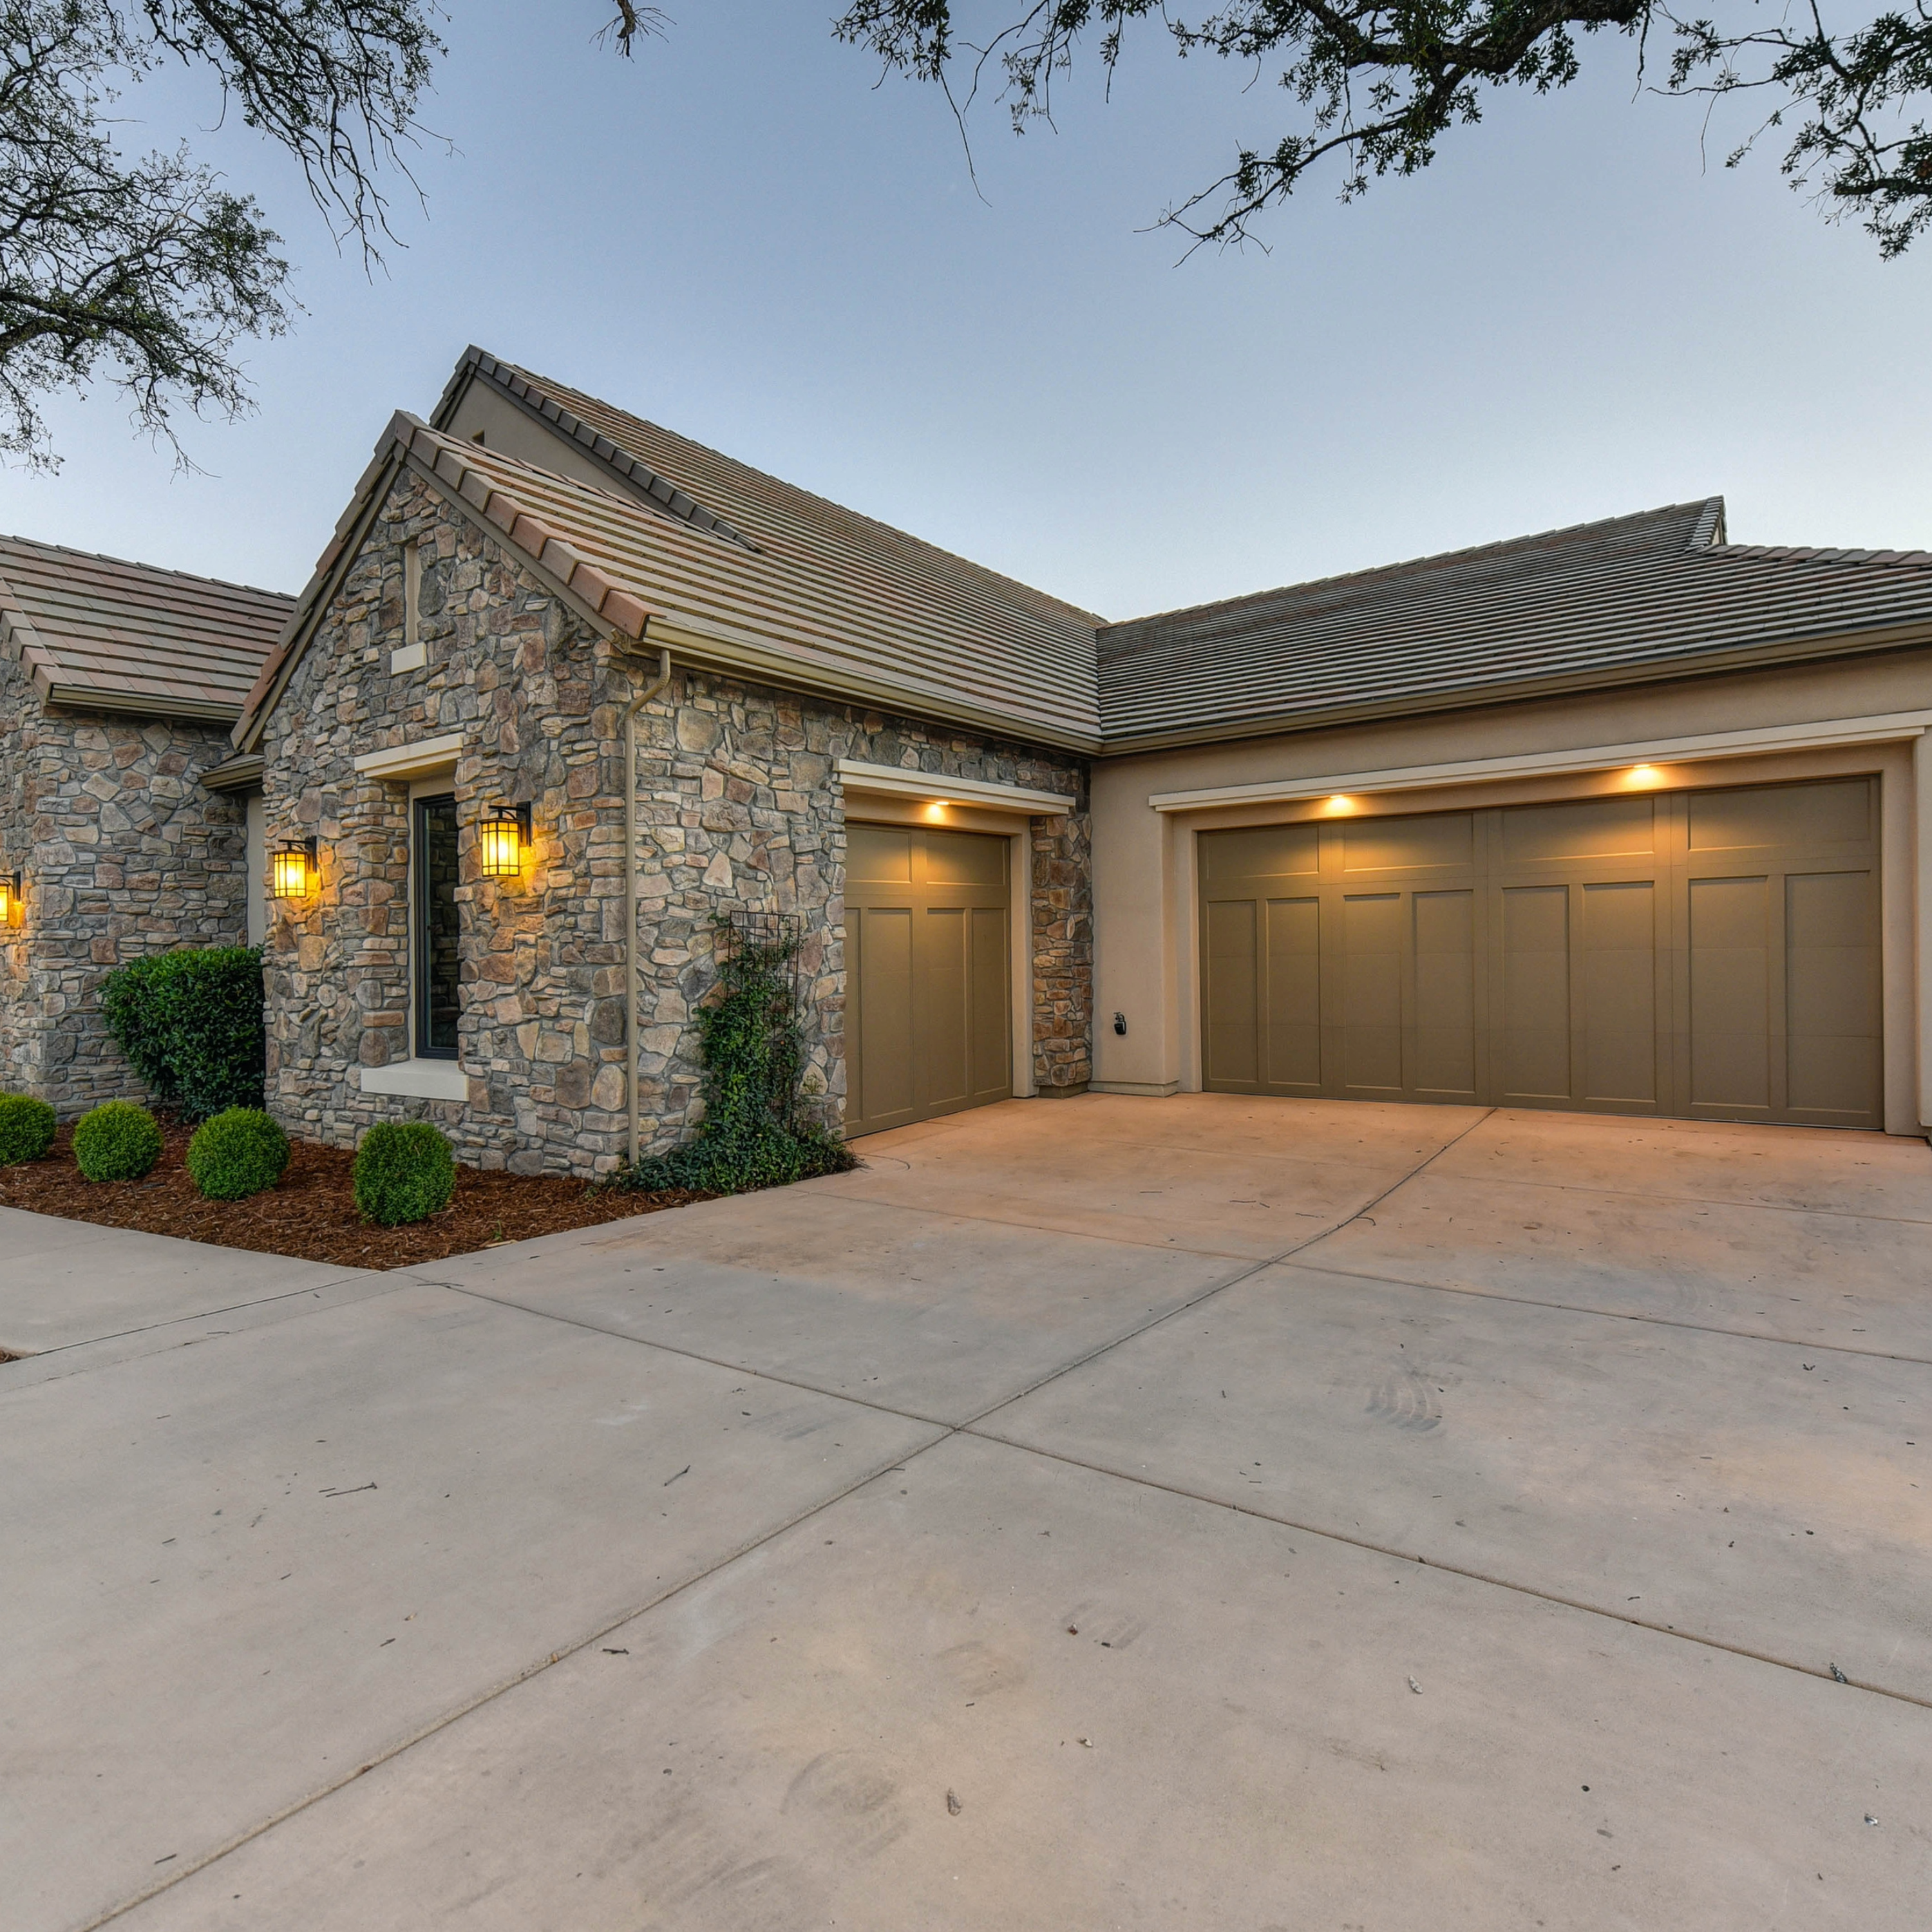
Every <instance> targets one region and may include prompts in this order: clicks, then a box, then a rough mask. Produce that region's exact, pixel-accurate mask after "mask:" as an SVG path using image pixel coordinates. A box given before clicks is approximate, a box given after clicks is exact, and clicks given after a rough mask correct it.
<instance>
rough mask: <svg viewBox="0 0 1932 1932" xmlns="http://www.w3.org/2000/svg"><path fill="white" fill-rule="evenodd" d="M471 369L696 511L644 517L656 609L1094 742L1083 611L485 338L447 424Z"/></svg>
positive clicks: (1089, 630) (810, 663)
mask: <svg viewBox="0 0 1932 1932" xmlns="http://www.w3.org/2000/svg"><path fill="white" fill-rule="evenodd" d="M472 375H474V376H475V377H481V378H482V379H483V380H487V381H489V382H491V383H495V384H496V386H498V387H499V389H502V390H504V391H505V392H506V393H508V395H511V396H512V397H513V398H515V399H516V400H517V401H519V402H520V403H522V404H523V405H524V407H526V409H529V410H532V412H533V413H537V414H539V415H541V416H543V417H544V419H546V420H547V422H549V423H550V425H551V426H552V428H553V429H555V430H556V431H557V433H558V434H560V435H562V436H563V437H565V438H566V439H567V440H570V441H571V442H574V443H577V445H578V446H580V448H582V449H584V450H586V451H588V452H592V453H593V454H596V455H604V452H606V451H611V452H616V466H618V467H619V468H620V469H622V468H623V467H624V466H625V464H627V463H628V464H629V465H631V466H634V467H632V468H631V469H627V470H625V473H626V474H627V475H629V476H630V477H631V479H632V480H633V481H637V480H638V477H639V473H640V471H641V474H642V475H643V477H647V478H649V479H650V480H649V483H648V484H646V485H645V486H644V487H646V488H647V489H649V490H651V492H652V494H654V495H655V494H657V493H659V492H662V493H664V494H665V496H667V498H669V499H672V503H673V507H675V506H676V504H677V503H683V504H688V505H690V506H691V507H690V508H689V509H688V510H687V511H683V512H682V514H681V516H679V517H677V518H676V519H675V520H676V521H677V522H679V523H681V524H682V527H681V528H672V527H669V526H670V524H671V523H673V520H674V519H673V518H671V517H666V518H661V519H658V520H654V522H653V523H652V526H648V527H649V529H650V530H651V531H652V537H653V538H654V540H647V541H646V542H645V543H644V544H643V545H642V547H641V548H640V551H639V554H638V558H637V567H638V568H639V570H640V573H641V575H640V582H642V581H646V580H647V581H648V582H649V586H650V594H649V597H648V598H647V601H649V603H650V604H651V606H652V609H654V610H657V611H658V612H660V613H662V614H664V616H685V617H691V618H695V619H698V620H700V622H714V623H717V624H719V625H724V626H726V627H727V628H731V629H733V630H737V631H751V632H754V633H755V634H757V635H759V636H760V637H763V638H765V639H766V640H769V642H770V643H772V644H774V645H775V646H778V647H779V648H780V649H782V650H784V651H785V652H787V653H791V652H795V653H796V655H797V657H798V658H799V661H800V663H801V664H802V666H803V667H806V668H808V669H809V670H811V671H812V672H813V673H817V674H820V676H837V675H838V673H840V671H841V670H844V671H846V672H847V673H851V674H853V675H855V676H862V677H863V678H864V679H865V682H866V683H867V684H868V686H869V687H871V689H872V690H873V691H876V692H877V693H878V694H880V695H883V694H886V692H888V691H889V690H890V689H891V688H893V687H895V686H897V687H900V688H902V689H903V691H904V695H905V698H906V700H908V701H910V700H917V702H918V703H919V705H920V706H921V707H922V708H923V709H931V707H932V704H933V703H934V702H935V700H944V699H949V698H950V700H951V704H950V708H949V709H942V710H941V712H940V714H939V715H942V716H947V715H959V714H960V712H961V711H962V709H966V710H970V711H971V712H973V713H975V714H979V715H985V716H992V717H998V718H1005V719H1006V720H1007V721H1008V722H1007V728H1008V729H1009V730H1021V731H1026V730H1031V731H1033V732H1035V733H1044V734H1046V736H1048V738H1049V739H1050V740H1052V741H1055V742H1067V741H1069V740H1071V741H1073V742H1092V741H1095V740H1097V739H1098V738H1099V736H1100V724H1099V719H1098V715H1097V710H1096V706H1095V701H1094V629H1095V627H1096V625H1098V624H1099V622H1100V619H1098V618H1097V617H1096V616H1094V613H1092V612H1091V611H1088V610H1080V609H1079V608H1077V607H1076V606H1074V605H1073V604H1067V603H1064V602H1062V601H1061V599H1059V598H1057V597H1050V596H1049V595H1046V592H1043V591H1039V590H1034V589H1030V588H1028V586H1026V585H1025V584H1024V583H1016V582H1015V581H1014V580H1013V579H1012V578H1011V577H1002V576H1001V575H1000V574H998V572H997V571H991V570H987V569H985V568H982V567H981V566H980V565H978V564H976V563H969V562H967V561H966V560H965V559H964V558H962V557H958V556H953V554H952V553H950V552H949V551H947V550H941V549H938V547H935V545H933V544H929V543H924V542H922V541H920V540H919V538H916V537H911V536H907V535H906V534H905V533H904V532H903V531H901V530H895V529H892V527H891V526H889V525H888V524H885V523H878V522H876V521H875V520H874V519H873V518H871V517H865V516H861V515H860V514H859V513H858V512H857V511H854V510H847V509H845V508H841V506H840V505H838V504H836V503H832V502H827V501H826V499H825V498H823V496H813V495H812V494H811V493H810V492H809V491H808V490H800V489H798V488H796V487H794V486H793V484H789V483H784V482H781V481H779V480H778V478H776V477H775V476H767V475H765V474H764V473H763V472H762V471H760V470H757V469H752V468H751V467H750V466H748V465H747V464H745V463H738V462H735V461H734V460H733V459H732V458H730V457H728V456H722V455H719V454H718V452H717V451H715V450H713V449H706V448H705V446H703V444H702V443H693V442H691V441H690V440H688V438H687V437H681V436H679V435H676V434H674V433H673V431H670V430H667V429H664V428H660V427H659V426H658V425H657V424H655V423H651V422H645V421H644V420H643V419H642V418H640V417H637V416H631V415H630V414H628V413H627V412H625V410H619V409H615V408H613V407H611V406H610V404H607V403H604V402H600V401H598V400H597V398H595V397H593V396H587V395H583V393H581V392H580V391H577V390H575V389H570V388H568V386H565V385H564V384H562V383H554V382H552V381H550V380H549V379H548V378H547V377H541V376H538V375H535V374H532V373H531V372H530V371H528V370H526V369H520V368H517V367H515V366H514V365H512V364H510V363H506V362H500V361H499V360H498V359H496V357H494V356H490V355H487V354H486V353H484V351H483V350H480V349H472V350H469V352H468V353H467V354H466V356H464V358H463V361H462V362H461V363H460V365H458V371H457V374H456V376H455V378H453V379H452V383H451V386H450V388H449V390H448V391H446V392H445V398H444V401H443V404H441V405H440V406H439V411H438V413H439V416H441V417H443V419H444V420H447V417H448V412H449V409H450V407H451V405H452V404H453V402H454V401H455V397H456V396H457V395H458V394H459V393H460V389H461V386H462V384H463V380H465V378H466V377H469V376H472ZM605 460H607V461H611V460H613V458H610V457H609V456H606V457H605ZM660 525H661V526H664V527H658V526H660ZM706 532H709V533H708V534H706Z"/></svg>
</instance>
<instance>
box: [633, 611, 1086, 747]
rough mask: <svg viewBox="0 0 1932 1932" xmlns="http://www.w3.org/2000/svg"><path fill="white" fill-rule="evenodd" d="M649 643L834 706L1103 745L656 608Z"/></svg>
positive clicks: (1032, 741)
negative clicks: (820, 662)
mask: <svg viewBox="0 0 1932 1932" xmlns="http://www.w3.org/2000/svg"><path fill="white" fill-rule="evenodd" d="M649 638H650V642H651V643H653V644H655V645H661V646H664V648H665V649H668V650H670V651H673V652H676V655H678V656H679V658H682V659H683V660H684V661H685V662H687V663H696V664H701V665H703V666H704V667H706V668H707V669H710V670H721V671H724V672H725V673H727V674H729V675H730V676H736V677H748V678H750V679H753V680H754V681H755V682H758V683H760V684H769V685H777V686H778V687H779V688H781V689H784V690H787V691H800V692H804V693H807V694H810V695H811V696H813V697H825V698H829V699H830V700H832V702H834V703H844V704H866V705H873V706H877V707H878V708H880V709H882V710H886V711H892V712H898V714H899V715H901V716H902V717H913V718H923V719H926V721H929V722H930V723H932V724H956V725H962V726H964V727H965V728H967V729H968V730H974V731H984V732H987V733H990V734H992V735H993V736H998V737H1001V738H1004V739H1010V740H1017V741H1019V742H1021V743H1022V744H1028V745H1044V746H1049V747H1051V748H1052V749H1054V750H1055V751H1073V752H1076V753H1078V754H1079V755H1081V756H1082V757H1093V756H1094V754H1096V753H1097V751H1099V750H1100V745H1101V739H1100V736H1099V734H1098V733H1097V732H1083V731H1073V730H1068V729H1067V727H1065V726H1064V725H1059V724H1053V723H1052V722H1050V721H1048V720H1046V719H1044V718H1034V717H1032V716H1030V715H1027V714H1025V713H1024V712H1012V711H1005V710H1001V709H998V707H997V706H992V705H979V704H973V703H965V702H962V700H960V699H959V698H957V697H953V696H951V695H950V694H947V693H946V692H944V691H939V690H937V689H933V688H927V687H925V686H923V685H913V684H907V683H902V682H898V681H896V680H895V679H889V678H873V677H868V676H865V674H864V673H862V672H854V671H853V670H850V669H848V668H847V667H844V666H833V665H826V666H825V667H823V668H821V667H818V666H816V665H814V664H811V662H809V661H807V660H805V659H802V658H798V657H796V656H793V655H791V654H790V653H789V652H787V651H786V650H785V649H783V648H782V647H781V646H777V645H773V644H768V643H765V642H763V640H760V639H759V638H757V637H754V636H752V635H751V634H748V633H744V632H738V633H727V632H725V631H721V630H719V629H718V628H715V626H713V625H709V624H706V623H703V622H701V621H700V620H699V619H695V618H691V617H687V616H682V615H680V614H679V613H678V612H676V611H673V610H661V611H653V612H652V614H651V620H650V631H649Z"/></svg>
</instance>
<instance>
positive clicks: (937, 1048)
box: [913, 906, 972, 1112]
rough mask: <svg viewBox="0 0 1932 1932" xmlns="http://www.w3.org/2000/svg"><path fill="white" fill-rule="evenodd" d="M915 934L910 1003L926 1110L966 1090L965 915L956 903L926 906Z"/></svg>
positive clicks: (959, 1098) (954, 1100) (959, 1100)
mask: <svg viewBox="0 0 1932 1932" xmlns="http://www.w3.org/2000/svg"><path fill="white" fill-rule="evenodd" d="M967 936H968V927H967V915H966V913H965V910H963V909H962V908H961V907H958V906H928V907H926V910H925V911H924V912H923V913H922V915H921V916H920V919H919V943H920V947H921V950H922V955H923V956H922V958H921V959H919V961H918V962H916V964H917V968H918V972H919V977H918V979H917V980H916V982H915V983H914V987H913V1002H914V1010H915V1012H916V1014H917V1016H918V1026H919V1041H918V1049H917V1051H918V1056H919V1089H920V1091H919V1105H920V1106H921V1108H922V1109H924V1110H926V1111H928V1112H936V1111H941V1110H944V1109H948V1108H952V1107H963V1106H965V1104H966V1102H967V1100H968V1098H969V1097H970V1096H971V1093H972V1085H971V1071H970V1066H971V1055H970V1050H969V1049H970V1033H969V1025H968V998H969V982H968V971H967V965H968V962H967Z"/></svg>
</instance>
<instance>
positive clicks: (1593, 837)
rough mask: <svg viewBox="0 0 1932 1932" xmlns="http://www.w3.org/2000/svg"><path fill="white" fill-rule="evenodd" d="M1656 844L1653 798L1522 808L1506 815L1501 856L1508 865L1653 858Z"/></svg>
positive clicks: (1655, 810) (1507, 812)
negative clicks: (1636, 857) (1552, 861)
mask: <svg viewBox="0 0 1932 1932" xmlns="http://www.w3.org/2000/svg"><path fill="white" fill-rule="evenodd" d="M1656 844H1657V802H1656V800H1655V799H1652V798H1604V799H1586V800H1584V801H1583V802H1580V803H1577V804H1572V805H1519V806H1517V808H1515V809H1514V810H1513V811H1505V813H1503V814H1502V840H1501V847H1502V850H1501V857H1502V862H1503V864H1504V865H1505V866H1510V865H1529V864H1533V863H1541V862H1548V861H1550V860H1555V859H1625V858H1630V857H1633V856H1637V855H1639V854H1642V855H1643V856H1649V854H1650V853H1652V852H1653V851H1654V850H1655V847H1656Z"/></svg>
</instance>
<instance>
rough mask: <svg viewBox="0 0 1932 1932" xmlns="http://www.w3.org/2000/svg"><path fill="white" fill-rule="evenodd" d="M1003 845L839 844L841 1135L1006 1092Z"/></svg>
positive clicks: (1009, 1057)
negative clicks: (842, 905)
mask: <svg viewBox="0 0 1932 1932" xmlns="http://www.w3.org/2000/svg"><path fill="white" fill-rule="evenodd" d="M1009 896H1010V895H1009V892H1008V889H1007V841H1006V840H1005V839H1004V838H996V837H988V836H986V835H984V834H982V833H979V832H935V831H928V830H926V829H924V828H922V827H918V826H899V825H851V826H847V828H846V835H845V986H846V1015H845V1052H846V1061H845V1079H846V1097H845V1131H846V1133H847V1134H848V1135H853V1134H872V1133H879V1132H880V1131H881V1130H883V1129H885V1128H886V1127H904V1126H905V1125H906V1124H907V1122H908V1121H925V1120H930V1119H932V1118H933V1117H934V1116H935V1115H939V1114H951V1113H956V1112H958V1111H959V1109H961V1108H962V1107H981V1106H985V1105H986V1103H988V1102H989V1101H992V1100H1006V1099H1007V1098H1008V1097H1010V1095H1011V1094H1012V1093H1013V1050H1012V1045H1011V1040H1012V1017H1011V1014H1010V1010H1009V1009H1010V998H1009V989H1010V986H1011V984H1012V977H1013V975H1012V968H1011V960H1012V953H1011V950H1010V944H1009V942H1008V938H1007V918H1008V904H1009Z"/></svg>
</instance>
